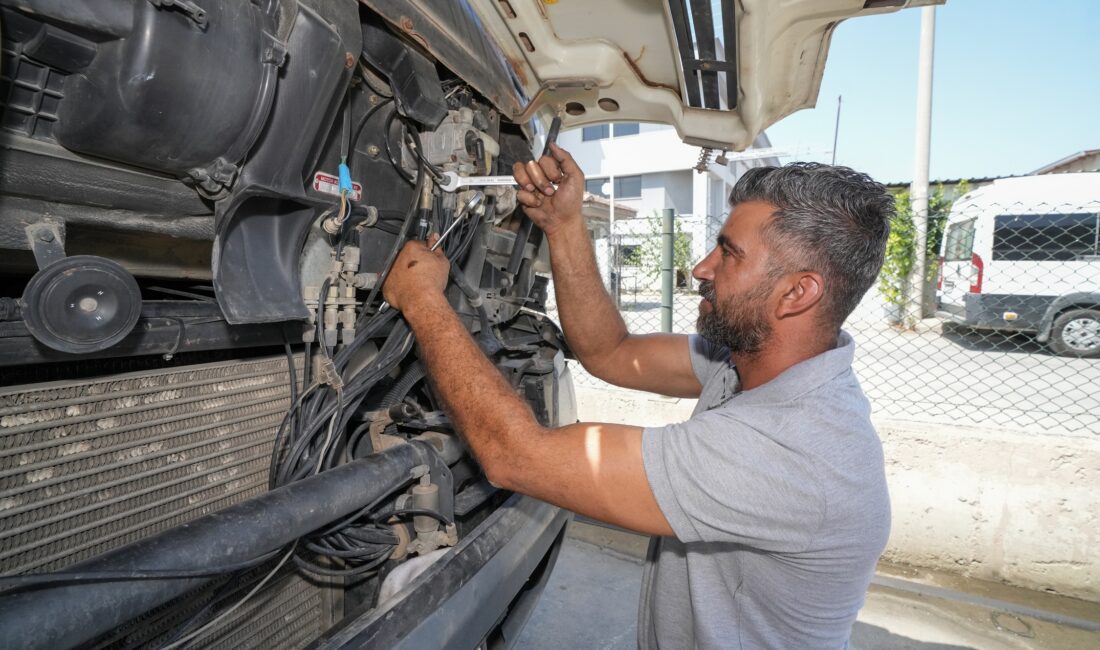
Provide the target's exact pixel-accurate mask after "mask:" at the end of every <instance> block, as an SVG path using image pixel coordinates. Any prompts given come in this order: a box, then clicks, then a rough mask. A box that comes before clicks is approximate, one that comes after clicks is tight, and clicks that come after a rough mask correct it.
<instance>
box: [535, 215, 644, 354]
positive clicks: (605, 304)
mask: <svg viewBox="0 0 1100 650" xmlns="http://www.w3.org/2000/svg"><path fill="white" fill-rule="evenodd" d="M549 241H550V266H551V270H552V271H553V277H554V291H555V295H556V296H557V302H558V317H559V319H560V321H561V326H562V329H563V330H564V332H565V339H566V341H567V342H568V343H569V347H570V348H571V349H572V350H573V352H574V353H575V354H576V355H577V358H578V359H579V360H580V362H581V363H582V364H584V366H585V367H586V368H589V370H590V371H591V370H592V367H591V366H592V364H594V363H595V362H596V361H597V360H598V359H599V357H600V356H601V354H603V353H606V352H608V351H610V350H613V349H614V348H615V347H616V346H618V345H619V343H621V342H622V341H623V339H625V338H626V336H627V334H628V330H627V328H626V324H625V323H624V322H623V318H622V316H621V315H620V314H619V310H618V309H616V308H615V304H614V303H613V302H612V301H611V297H610V296H608V295H607V290H606V289H604V286H603V280H602V278H600V271H599V267H598V266H597V264H596V255H595V251H594V250H593V248H592V240H591V239H590V238H589V237H588V231H587V229H585V227H584V220H583V219H582V218H580V217H579V216H578V218H577V221H576V223H573V224H569V226H567V227H563V228H561V229H559V230H558V231H556V232H555V233H554V234H553V235H552V236H550V238H549Z"/></svg>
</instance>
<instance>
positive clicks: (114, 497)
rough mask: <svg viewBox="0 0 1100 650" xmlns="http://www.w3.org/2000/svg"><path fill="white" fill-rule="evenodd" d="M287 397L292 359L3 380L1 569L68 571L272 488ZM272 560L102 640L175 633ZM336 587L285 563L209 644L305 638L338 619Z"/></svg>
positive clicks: (229, 597) (234, 594) (128, 643)
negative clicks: (18, 382)
mask: <svg viewBox="0 0 1100 650" xmlns="http://www.w3.org/2000/svg"><path fill="white" fill-rule="evenodd" d="M297 363H298V367H299V369H300V368H301V359H300V358H299V359H298V361H297ZM289 395H290V388H289V380H288V372H287V360H286V358H285V357H270V358H260V359H249V360H243V361H229V362H220V363H211V364H204V365H195V366H186V367H180V368H170V369H165V370H157V371H149V372H138V373H129V374H121V375H112V376H110V377H106V378H97V379H90V380H78V381H60V382H50V383H43V384H32V385H24V386H19V387H14V388H4V389H0V571H2V572H3V573H24V572H43V571H54V570H58V569H61V568H64V567H66V566H68V565H71V564H73V563H76V562H79V561H82V560H85V559H88V558H91V557H94V556H96V555H99V554H101V553H104V552H106V551H109V550H111V549H114V548H117V547H119V546H122V545H125V544H128V543H130V542H133V541H135V540H138V539H142V538H145V537H148V536H150V535H153V534H156V533H158V532H160V531H162V530H165V529H168V528H171V527H174V526H178V525H180V524H183V523H185V522H187V521H190V520H192V519H195V518H197V517H200V516H203V515H206V514H209V513H211V512H215V511H217V510H219V509H221V508H224V507H226V506H228V505H231V504H234V503H237V502H239V501H242V500H245V499H247V498H249V497H252V496H255V495H257V494H260V493H261V492H263V491H265V490H266V489H267V478H268V466H269V461H270V455H271V445H272V441H273V439H274V435H275V431H276V429H277V427H278V425H279V423H280V422H281V420H282V417H283V415H284V414H285V413H286V411H287V408H288V406H289ZM269 569H270V565H269V566H267V567H260V568H258V569H256V570H253V571H251V572H249V573H248V574H245V575H237V576H233V577H232V579H219V580H215V581H214V582H212V583H211V584H210V585H207V586H206V587H204V588H203V589H200V590H197V591H195V592H193V593H192V594H189V595H188V596H185V597H183V598H181V599H178V600H176V601H173V602H172V603H169V604H168V605H166V606H164V607H162V608H159V609H158V610H155V611H154V612H150V613H149V614H148V615H147V616H145V617H143V618H142V619H140V620H139V621H135V622H133V623H131V624H130V625H127V626H123V627H122V628H119V629H118V630H116V631H115V633H114V634H112V635H108V637H105V638H104V639H101V640H99V642H97V643H96V644H95V645H96V646H99V647H142V646H144V645H148V644H154V645H155V644H159V643H163V641H164V640H165V639H167V638H169V637H170V636H171V634H172V632H173V630H175V628H176V627H177V626H178V625H179V624H180V623H181V622H183V621H185V620H189V619H191V617H192V616H194V615H195V613H196V612H199V611H200V610H202V609H203V608H204V607H205V605H206V604H207V603H208V602H209V601H210V600H211V599H218V600H219V602H224V603H226V604H232V603H233V602H236V600H237V599H239V598H240V597H241V596H243V595H244V593H247V591H248V590H249V589H250V588H251V586H252V585H253V584H254V583H255V582H256V581H257V580H259V579H260V578H262V577H263V575H265V574H266V571H267V570H269ZM329 591H330V590H328V589H326V588H324V587H323V586H320V585H317V584H312V583H311V582H310V581H308V580H306V579H304V578H303V577H301V576H299V575H297V574H296V573H295V571H294V570H293V569H292V568H290V566H287V567H284V568H283V569H282V571H281V572H280V574H279V575H278V576H276V578H274V579H273V580H272V581H271V582H269V583H268V584H267V585H266V586H265V587H264V588H263V590H262V591H261V592H260V593H258V594H257V595H256V596H255V597H254V598H252V599H250V600H249V601H248V602H247V603H246V604H245V605H244V606H242V607H241V608H239V609H238V610H236V611H235V612H234V613H233V614H231V615H230V616H228V617H227V618H226V619H225V620H224V621H222V622H221V623H220V624H219V625H218V627H217V628H216V629H215V630H214V631H212V632H211V633H210V634H209V635H206V636H204V638H203V640H202V641H201V642H200V643H199V645H201V646H202V647H225V648H248V647H255V648H296V647H301V646H303V645H305V644H306V643H308V642H309V641H310V640H312V639H313V638H314V637H316V636H317V634H319V633H320V632H321V631H322V630H323V629H325V628H327V627H328V626H329V625H330V624H331V622H332V616H333V607H332V603H333V602H334V599H333V598H331V597H330V594H329Z"/></svg>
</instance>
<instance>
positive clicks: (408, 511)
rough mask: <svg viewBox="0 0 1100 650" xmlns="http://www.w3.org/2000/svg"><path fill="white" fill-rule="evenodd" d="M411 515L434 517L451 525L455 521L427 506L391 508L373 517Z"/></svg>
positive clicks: (386, 517)
mask: <svg viewBox="0 0 1100 650" xmlns="http://www.w3.org/2000/svg"><path fill="white" fill-rule="evenodd" d="M409 516H411V517H420V516H424V517H431V518H432V519H435V520H437V521H439V522H440V523H442V524H444V525H446V526H450V525H451V524H453V523H454V522H453V521H451V520H450V519H449V518H448V517H446V516H444V515H443V514H442V513H439V512H436V511H435V510H428V509H427V508H400V509H398V510H389V511H384V512H379V513H377V514H375V515H374V516H372V517H371V519H373V520H374V521H379V520H381V519H389V518H390V517H409Z"/></svg>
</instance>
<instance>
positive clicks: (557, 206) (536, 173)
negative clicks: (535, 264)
mask: <svg viewBox="0 0 1100 650" xmlns="http://www.w3.org/2000/svg"><path fill="white" fill-rule="evenodd" d="M512 175H513V176H515V178H516V183H518V184H519V187H520V190H519V192H518V193H517V197H518V198H519V202H520V203H521V204H522V205H523V208H524V211H525V212H526V213H527V216H529V217H531V220H532V221H534V222H535V225H537V226H538V227H539V228H542V230H543V232H545V233H546V234H547V235H553V234H554V233H555V232H556V231H557V230H558V229H560V228H561V227H562V226H565V225H566V224H569V223H573V222H579V221H582V217H581V198H582V197H583V196H584V172H582V171H581V168H580V167H578V166H577V163H576V161H575V160H573V156H570V155H569V152H568V151H566V150H565V149H562V148H561V147H559V146H558V145H557V144H556V143H551V145H550V155H549V156H543V157H542V158H541V159H539V161H538V162H537V163H536V162H535V161H533V160H532V161H529V162H526V163H519V162H518V163H516V164H514V165H512ZM555 185H557V187H556V188H555V187H554V186H555Z"/></svg>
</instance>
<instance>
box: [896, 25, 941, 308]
mask: <svg viewBox="0 0 1100 650" xmlns="http://www.w3.org/2000/svg"><path fill="white" fill-rule="evenodd" d="M935 43H936V8H935V7H922V8H921V15H920V55H919V56H920V58H919V64H918V69H917V128H916V147H915V150H914V160H913V184H912V185H911V186H910V187H909V199H910V205H912V208H913V225H914V230H915V234H916V236H915V237H914V239H915V240H916V241H915V242H914V246H915V247H916V251H914V253H915V255H914V259H913V268H912V270H911V271H910V275H909V290H908V291H907V292H906V293H907V294H908V299H907V300H906V302H905V310H904V312H905V313H904V316H903V320H904V322H905V323H906V324H907V325H909V326H913V325H915V324H916V323H917V322H918V321H920V319H921V318H922V317H923V316H924V313H923V311H924V285H925V281H924V276H925V264H924V262H925V242H926V241H927V237H928V157H929V151H930V149H931V147H932V59H933V53H934V51H935Z"/></svg>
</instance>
